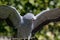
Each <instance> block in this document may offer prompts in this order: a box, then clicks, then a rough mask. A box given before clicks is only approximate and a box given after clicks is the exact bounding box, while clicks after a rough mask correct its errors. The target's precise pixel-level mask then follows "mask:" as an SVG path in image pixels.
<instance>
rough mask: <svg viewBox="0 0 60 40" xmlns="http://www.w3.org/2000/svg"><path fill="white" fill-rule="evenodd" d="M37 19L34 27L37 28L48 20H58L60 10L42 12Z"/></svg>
mask: <svg viewBox="0 0 60 40" xmlns="http://www.w3.org/2000/svg"><path fill="white" fill-rule="evenodd" d="M35 17H36V20H35V21H34V27H37V26H39V25H40V24H41V23H43V22H44V21H46V20H51V19H56V18H58V17H60V8H56V9H52V10H47V11H45V12H41V13H39V14H37V15H36V16H35Z"/></svg>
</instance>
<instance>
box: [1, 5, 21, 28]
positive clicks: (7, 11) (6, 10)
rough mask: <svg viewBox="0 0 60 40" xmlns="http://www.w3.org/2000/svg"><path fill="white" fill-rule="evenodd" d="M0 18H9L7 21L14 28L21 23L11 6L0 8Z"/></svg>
mask: <svg viewBox="0 0 60 40" xmlns="http://www.w3.org/2000/svg"><path fill="white" fill-rule="evenodd" d="M0 18H2V19H7V18H9V20H10V21H11V22H12V24H13V25H14V26H15V27H18V25H19V23H20V21H21V17H20V13H19V12H18V11H17V10H16V9H15V8H14V7H11V6H0ZM7 20H8V19H7ZM8 22H9V21H8Z"/></svg>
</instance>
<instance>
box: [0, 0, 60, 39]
mask: <svg viewBox="0 0 60 40" xmlns="http://www.w3.org/2000/svg"><path fill="white" fill-rule="evenodd" d="M0 5H9V6H13V7H15V8H16V9H17V10H18V11H19V12H20V14H21V15H25V14H26V13H28V12H32V13H34V14H35V15H36V14H38V13H39V12H41V11H42V10H45V9H47V8H50V9H52V8H57V7H60V0H0ZM14 30H15V29H13V28H12V27H9V26H8V25H7V23H6V22H5V21H1V22H0V34H1V35H3V34H4V35H7V36H9V35H10V36H11V35H14V33H15V31H14ZM59 30H60V22H56V23H55V22H51V23H49V24H47V25H45V26H44V28H43V29H42V30H41V31H38V32H37V33H36V35H35V36H36V37H37V39H38V40H40V39H41V40H42V39H43V40H44V39H47V40H60V31H59ZM48 33H49V34H48Z"/></svg>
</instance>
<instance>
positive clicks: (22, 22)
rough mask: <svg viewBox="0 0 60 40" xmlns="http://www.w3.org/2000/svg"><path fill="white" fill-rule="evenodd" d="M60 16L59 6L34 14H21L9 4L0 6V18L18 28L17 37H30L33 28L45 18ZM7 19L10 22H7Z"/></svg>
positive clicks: (50, 18)
mask: <svg viewBox="0 0 60 40" xmlns="http://www.w3.org/2000/svg"><path fill="white" fill-rule="evenodd" d="M59 17H60V8H56V9H51V10H44V11H42V12H40V13H38V14H37V15H36V16H34V14H33V13H27V14H26V15H24V16H21V15H20V13H19V12H18V11H17V10H16V9H15V8H14V7H11V6H0V19H5V20H6V21H7V23H8V25H11V24H12V25H11V26H14V27H15V28H17V30H18V35H17V36H18V37H20V38H23V39H24V38H28V39H30V38H31V34H32V31H33V30H36V28H37V26H39V25H40V24H41V23H43V22H44V21H46V20H52V19H57V18H59ZM9 20H10V21H11V23H9Z"/></svg>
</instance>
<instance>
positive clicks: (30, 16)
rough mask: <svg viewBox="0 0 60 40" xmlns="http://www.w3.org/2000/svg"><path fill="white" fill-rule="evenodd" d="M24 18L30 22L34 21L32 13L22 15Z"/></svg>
mask: <svg viewBox="0 0 60 40" xmlns="http://www.w3.org/2000/svg"><path fill="white" fill-rule="evenodd" d="M24 18H25V19H27V20H31V21H34V20H35V19H36V18H35V16H34V14H32V13H27V14H26V15H24Z"/></svg>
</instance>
